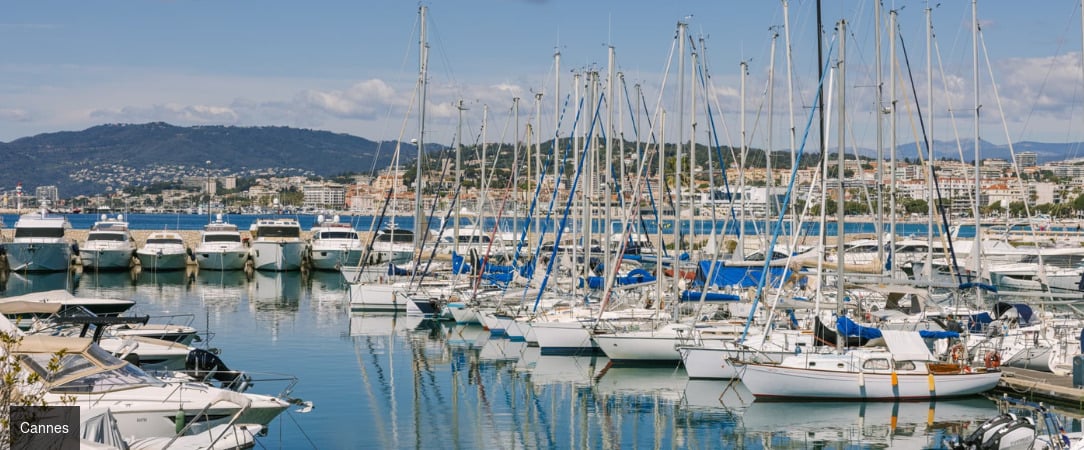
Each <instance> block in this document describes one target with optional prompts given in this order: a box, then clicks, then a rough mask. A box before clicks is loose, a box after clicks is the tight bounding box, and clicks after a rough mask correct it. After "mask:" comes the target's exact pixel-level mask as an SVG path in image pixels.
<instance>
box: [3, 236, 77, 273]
mask: <svg viewBox="0 0 1084 450" xmlns="http://www.w3.org/2000/svg"><path fill="white" fill-rule="evenodd" d="M4 249H5V250H6V251H7V254H8V267H10V268H11V270H12V271H15V272H63V271H65V270H68V268H69V267H70V263H71V259H72V249H71V244H68V243H67V242H52V243H42V242H11V243H7V244H4Z"/></svg>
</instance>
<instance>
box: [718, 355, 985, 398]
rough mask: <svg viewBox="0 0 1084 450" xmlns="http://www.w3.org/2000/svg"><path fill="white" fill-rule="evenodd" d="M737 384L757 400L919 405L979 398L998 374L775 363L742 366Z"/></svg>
mask: <svg viewBox="0 0 1084 450" xmlns="http://www.w3.org/2000/svg"><path fill="white" fill-rule="evenodd" d="M738 370H739V372H741V379H742V383H744V384H745V386H746V387H748V388H749V391H751V392H752V393H753V395H755V396H757V398H777V399H816V400H919V399H928V398H944V397H962V396H968V395H975V394H981V393H983V392H986V391H989V390H991V389H993V388H994V387H995V386H997V383H998V381H999V380H1000V379H1001V372H974V373H954V374H926V373H890V372H887V371H885V372H843V371H832V370H820V369H806V368H801V367H787V366H783V365H774V364H744V365H742V367H740V368H739V369H738Z"/></svg>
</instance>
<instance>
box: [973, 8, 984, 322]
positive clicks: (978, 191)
mask: <svg viewBox="0 0 1084 450" xmlns="http://www.w3.org/2000/svg"><path fill="white" fill-rule="evenodd" d="M971 64H972V79H971V81H972V84H974V95H975V136H974V137H975V202H974V204H973V205H972V208H973V214H974V215H975V243H974V244H971V258H972V259H974V260H975V267H974V271H973V272H972V276H973V277H974V278H973V280H975V281H978V279H979V277H980V276H982V261H981V259H982V218H981V217H980V216H979V202H981V201H982V200H981V199H982V197H981V195H982V179H981V178H979V177H980V176H981V173H979V154H980V153H979V108H980V107H981V105H980V104H979V3H978V0H971ZM975 294H976V295H977V298H976V300H977V302H978V304H980V305H981V304H982V289H976V290H975Z"/></svg>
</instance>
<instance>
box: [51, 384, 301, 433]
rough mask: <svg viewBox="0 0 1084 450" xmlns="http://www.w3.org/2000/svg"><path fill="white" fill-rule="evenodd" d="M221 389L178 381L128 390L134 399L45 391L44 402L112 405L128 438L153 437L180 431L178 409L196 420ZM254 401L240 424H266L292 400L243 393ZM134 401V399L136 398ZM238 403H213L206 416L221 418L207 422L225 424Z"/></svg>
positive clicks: (111, 407)
mask: <svg viewBox="0 0 1084 450" xmlns="http://www.w3.org/2000/svg"><path fill="white" fill-rule="evenodd" d="M218 391H219V390H217V389H213V388H208V387H206V386H203V385H199V384H194V383H188V384H186V386H185V387H184V388H180V389H178V388H177V386H176V385H175V384H163V385H162V386H161V387H142V388H139V389H134V390H131V391H126V392H128V393H129V395H139V396H140V397H139V398H133V397H129V396H126V395H116V394H109V395H101V394H98V395H72V396H71V397H72V398H73V400H72V401H71V402H66V401H63V400H62V399H61V398H60V396H58V395H56V394H46V396H45V401H46V402H47V403H48V404H53V405H61V404H63V405H65V406H79V407H80V408H81V409H84V410H87V409H89V408H103V407H104V408H109V410H110V412H111V413H112V414H113V417H114V418H116V420H117V428H118V430H119V431H120V433H121V434H122V435H123V436H125V437H136V438H152V437H159V436H173V435H174V434H176V432H177V423H176V422H175V419H176V417H177V411H178V410H183V411H185V413H186V415H191V416H192V417H186V419H188V420H193V419H194V418H195V414H196V413H197V412H200V411H201V410H203V408H204V406H205V405H207V404H208V403H211V402H213V401H215V397H216V392H218ZM241 395H244V396H245V397H247V398H248V399H249V400H252V403H251V405H250V407H249V408H248V409H247V410H246V411H244V412H243V413H242V414H241V417H239V418H238V420H237V423H254V424H259V425H265V426H266V425H267V424H269V423H271V421H272V420H274V419H275V417H277V416H278V415H279V414H280V413H282V411H284V410H285V409H286V408H287V407H288V406H289V403H286V402H285V401H282V400H280V399H277V398H274V397H269V396H264V395H255V394H241ZM133 400H134V401H133ZM239 408H240V407H239V406H237V405H235V404H232V403H229V402H225V401H219V402H218V403H216V404H215V406H212V407H211V408H210V409H209V410H208V411H207V415H208V416H210V417H220V419H218V420H213V421H211V422H210V423H209V424H208V425H210V426H213V425H219V424H222V423H226V421H228V420H229V418H230V417H231V416H232V415H234V414H236V413H237V411H238V410H239Z"/></svg>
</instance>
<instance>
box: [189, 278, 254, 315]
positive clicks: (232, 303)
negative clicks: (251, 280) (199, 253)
mask: <svg viewBox="0 0 1084 450" xmlns="http://www.w3.org/2000/svg"><path fill="white" fill-rule="evenodd" d="M193 283H194V284H195V288H196V291H197V292H198V293H199V296H200V299H201V300H202V301H203V306H204V307H205V308H206V312H207V313H208V314H210V313H212V312H213V313H215V314H221V313H227V312H234V311H237V310H238V305H240V304H241V298H242V296H244V295H245V293H246V286H247V285H248V276H247V275H245V272H244V271H240V270H231V271H221V270H219V271H215V270H201V271H198V272H196V276H195V281H193Z"/></svg>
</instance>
